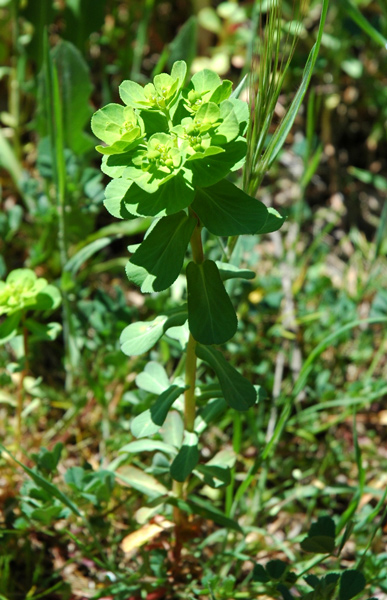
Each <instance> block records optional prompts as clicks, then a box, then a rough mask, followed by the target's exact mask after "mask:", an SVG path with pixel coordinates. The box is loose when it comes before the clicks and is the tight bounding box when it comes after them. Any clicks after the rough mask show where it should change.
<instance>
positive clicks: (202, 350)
mask: <svg viewBox="0 0 387 600" xmlns="http://www.w3.org/2000/svg"><path fill="white" fill-rule="evenodd" d="M196 356H197V357H198V358H200V359H201V360H204V361H205V362H206V363H207V364H209V365H210V367H212V368H213V369H214V371H215V373H216V375H217V377H218V379H219V383H220V387H221V388H222V392H223V397H224V399H225V400H226V402H227V404H228V405H229V406H231V407H232V408H235V409H236V410H239V411H244V410H248V409H249V408H250V407H251V406H253V405H254V404H255V403H256V401H257V392H256V390H255V388H254V386H253V385H252V384H251V383H250V382H249V381H248V380H247V379H245V378H244V377H243V376H242V375H241V374H240V373H238V371H237V370H236V369H234V367H233V366H231V365H230V363H229V362H227V360H226V359H225V358H224V356H223V354H222V353H221V352H219V351H218V350H215V348H210V347H208V346H201V345H199V344H198V345H197V346H196Z"/></svg>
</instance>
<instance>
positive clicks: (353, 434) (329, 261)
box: [0, 0, 387, 600]
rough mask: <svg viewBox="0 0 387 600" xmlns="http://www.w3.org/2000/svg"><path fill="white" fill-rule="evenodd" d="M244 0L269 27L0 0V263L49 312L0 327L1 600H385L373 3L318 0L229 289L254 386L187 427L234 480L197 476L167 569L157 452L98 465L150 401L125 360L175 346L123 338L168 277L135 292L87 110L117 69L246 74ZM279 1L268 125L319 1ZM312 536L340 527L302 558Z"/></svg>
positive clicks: (124, 73) (379, 101)
mask: <svg viewBox="0 0 387 600" xmlns="http://www.w3.org/2000/svg"><path fill="white" fill-rule="evenodd" d="M259 6H260V7H261V10H262V19H261V27H264V24H265V19H266V8H267V7H266V3H265V2H262V4H260V3H259V2H256V3H254V2H247V1H246V2H239V3H238V2H233V1H231V0H230V1H228V2H221V3H219V2H215V1H210V0H208V1H206V0H196V1H192V2H191V3H190V2H185V1H180V0H176V1H175V2H169V1H168V0H165V1H161V0H138V1H131V2H129V1H126V0H122V1H118V0H115V1H114V0H66V1H65V0H58V1H56V2H55V1H54V2H53V1H51V0H39V2H36V1H35V2H34V1H33V0H29V1H28V2H27V1H23V0H0V28H1V32H2V38H1V41H0V56H1V64H2V66H1V67H0V90H1V93H0V111H1V112H0V119H1V122H2V129H1V131H0V167H1V179H0V182H1V190H2V197H1V212H0V279H3V280H5V279H6V277H7V275H8V273H10V272H11V271H12V270H13V269H16V268H21V267H26V268H29V269H32V270H33V271H34V272H35V273H36V275H37V276H38V277H39V278H44V279H45V280H46V281H47V282H48V283H49V284H50V285H51V284H52V285H54V286H55V287H56V288H57V289H59V290H60V291H61V295H62V303H61V307H60V308H59V307H58V308H55V306H56V304H55V302H54V303H53V304H52V309H53V311H51V312H50V313H48V311H47V307H46V306H41V307H35V310H32V311H28V309H27V308H26V309H25V317H24V319H25V320H24V321H23V322H22V323H20V324H19V323H18V324H17V327H18V335H16V336H15V337H13V338H12V339H10V340H8V341H7V339H8V337H7V336H8V334H9V331H7V330H6V329H5V328H4V323H5V319H4V317H3V320H2V321H1V322H0V338H1V341H2V342H4V343H3V345H1V346H0V434H1V439H2V447H3V449H4V451H3V453H2V455H1V457H0V464H1V471H0V484H1V485H0V536H1V545H0V598H1V599H4V598H5V599H7V600H11V599H12V600H14V599H15V600H16V599H19V598H29V599H31V600H32V599H36V600H37V599H38V598H51V599H53V600H56V599H67V598H68V599H70V598H74V599H75V598H118V599H122V600H127V599H129V598H132V599H134V598H147V599H148V600H156V599H158V598H160V599H161V598H203V599H206V598H216V599H221V598H226V599H227V598H258V597H266V598H275V599H277V598H284V599H285V600H289V598H292V597H293V596H292V594H293V595H294V597H300V596H301V597H302V598H314V599H315V600H317V599H320V598H331V597H335V598H336V597H339V598H340V600H345V598H351V597H353V595H354V594H355V593H358V592H361V593H363V596H361V597H362V598H370V597H371V596H373V597H376V598H378V599H379V600H383V599H384V600H385V599H386V598H387V566H386V565H387V547H386V533H385V529H384V528H385V510H384V509H385V497H386V489H387V488H386V486H387V478H386V472H387V452H386V440H387V436H386V424H387V411H386V408H385V398H386V392H387V387H386V371H387V363H386V350H387V336H386V333H385V323H383V319H385V318H387V292H386V289H387V288H386V284H387V260H386V253H387V241H386V227H387V208H386V204H385V200H386V193H387V175H386V173H387V171H386V155H387V154H386V150H387V143H386V141H387V140H386V120H387V108H386V107H387V85H386V83H387V82H386V73H387V54H386V49H385V48H386V43H387V40H386V38H385V37H384V36H387V5H386V4H385V2H374V1H370V0H363V1H359V0H342V1H340V2H332V3H331V6H330V7H329V12H328V17H327V22H326V26H325V33H324V35H323V38H322V45H321V49H320V54H319V58H318V60H317V63H316V66H315V71H314V75H313V79H312V84H311V87H310V88H309V91H308V94H307V96H306V98H305V101H304V104H303V106H302V109H301V110H300V112H299V115H298V117H297V119H296V122H295V125H294V127H293V129H292V131H291V133H290V134H289V136H288V137H287V140H286V144H285V146H284V149H283V151H282V152H281V154H280V156H279V159H278V161H277V162H276V163H275V165H274V166H273V167H272V168H271V169H270V171H269V172H268V173H266V174H265V175H264V178H263V182H262V185H261V187H260V189H259V191H258V197H259V198H260V199H262V200H263V201H264V202H265V203H266V204H267V205H271V206H273V207H274V208H276V209H277V210H278V211H279V212H280V213H281V214H282V215H284V216H286V217H287V221H286V223H285V225H284V226H283V227H282V229H281V230H280V231H279V232H276V233H274V234H271V235H270V236H255V237H252V236H251V237H250V236H245V239H244V240H243V241H241V242H240V244H239V246H238V247H237V250H236V252H235V255H234V260H235V261H236V264H238V265H241V264H242V265H244V266H246V267H248V268H250V269H252V270H253V271H255V273H256V277H255V279H254V280H251V281H244V282H243V283H236V284H234V287H233V293H234V298H237V301H238V317H239V329H238V333H237V335H236V336H235V337H234V338H233V340H232V342H230V343H229V344H228V345H227V352H228V358H229V360H230V362H232V364H234V365H235V366H238V368H239V369H240V370H241V371H242V372H243V374H244V375H245V376H246V377H247V378H248V379H250V381H253V382H254V383H255V384H257V385H260V386H261V388H260V396H259V403H258V404H257V406H256V407H254V408H252V409H250V410H249V411H248V412H247V413H245V414H240V413H236V412H234V411H233V410H231V409H230V410H228V411H226V412H224V413H222V414H221V415H220V416H219V417H218V418H217V420H216V422H215V424H212V425H211V427H210V428H209V429H208V430H207V432H206V433H205V434H204V437H203V445H202V448H201V454H202V458H203V459H208V458H210V457H211V456H214V455H216V454H217V453H218V452H222V453H223V454H222V455H221V456H222V460H223V461H224V462H225V464H228V465H229V466H230V479H231V483H230V484H229V485H228V486H227V487H219V488H217V489H213V488H211V487H210V486H209V485H207V484H206V481H205V480H204V481H201V480H199V479H196V480H194V482H193V484H192V488H193V489H192V491H193V493H194V494H195V498H196V499H197V505H196V509H195V511H196V512H195V514H194V517H193V519H192V522H191V529H190V531H189V532H188V533H187V539H186V543H185V547H184V548H183V555H182V563H181V565H179V567H178V568H176V565H175V567H174V562H173V555H172V544H173V528H172V527H171V524H170V518H171V512H169V511H171V510H172V509H171V508H168V506H167V507H166V508H165V509H163V510H161V511H160V509H159V506H158V498H159V497H160V496H161V495H163V494H164V492H165V485H166V475H165V473H166V466H165V458H164V455H163V454H161V453H160V452H159V453H156V454H155V455H149V453H147V452H137V453H132V454H127V455H125V461H124V462H125V467H124V468H132V469H133V468H134V469H135V471H133V470H132V471H131V472H130V473H131V476H130V478H129V483H127V484H125V482H124V480H118V479H115V478H114V475H113V474H112V470H111V469H112V465H117V464H118V462H117V461H119V460H120V456H121V458H122V455H120V454H119V451H120V450H121V449H122V448H123V447H124V446H125V445H127V444H128V443H129V442H131V441H133V439H134V438H133V435H132V433H131V430H130V423H131V420H132V419H133V416H135V415H137V414H139V413H140V412H141V411H143V410H144V409H145V408H147V407H149V405H150V403H151V400H152V394H150V393H149V391H148V387H147V385H144V384H143V385H141V378H140V379H139V377H138V375H139V374H141V373H143V371H144V366H145V364H146V359H147V358H151V360H152V361H153V362H152V364H153V365H154V363H157V362H158V361H160V362H161V363H162V364H164V365H165V369H166V373H167V375H168V376H169V375H170V374H171V373H172V372H173V370H174V369H175V368H176V366H177V364H178V362H179V359H180V356H181V352H182V350H181V346H180V342H179V340H178V339H172V338H167V341H165V340H162V341H161V342H160V343H159V345H158V346H157V347H156V349H155V350H153V351H152V352H151V353H150V356H149V357H147V356H144V355H142V356H139V357H134V358H132V359H128V357H127V356H125V355H124V354H122V352H121V350H120V348H119V343H118V340H119V336H120V333H121V331H122V329H123V328H124V327H125V326H127V325H128V324H129V323H131V322H134V321H137V320H146V319H147V318H150V317H152V318H153V316H154V315H155V314H158V313H159V312H160V311H162V310H163V309H164V307H165V305H168V306H169V305H172V304H173V301H174V297H173V293H174V292H172V295H171V296H169V294H167V293H160V294H152V295H146V296H145V295H142V294H140V293H139V291H138V289H137V288H136V287H135V286H133V285H132V284H130V283H129V282H128V281H127V279H126V277H125V272H124V266H125V264H126V262H127V258H128V256H127V245H128V243H129V244H136V243H138V242H139V241H140V240H141V239H142V234H143V231H144V230H145V228H146V223H144V221H143V220H137V219H134V220H132V221H125V222H117V220H114V219H113V218H111V217H110V215H109V214H108V213H107V212H106V210H105V209H104V208H103V204H102V203H103V198H104V187H105V185H106V183H107V180H105V179H104V176H103V175H102V174H101V172H100V170H99V164H100V162H99V161H100V159H99V157H98V155H97V153H96V152H95V150H94V146H95V144H96V143H97V142H96V140H95V138H94V137H93V135H92V133H91V130H90V117H91V114H92V113H93V112H94V111H95V110H96V109H98V108H100V107H101V106H103V105H105V104H107V103H108V102H117V101H119V98H118V86H119V84H120V83H121V82H122V80H124V79H128V78H129V79H133V80H135V81H138V82H139V83H141V84H143V83H147V82H148V81H149V79H150V78H151V77H152V76H153V75H154V74H156V73H159V72H161V71H163V70H169V68H170V66H171V64H172V63H173V62H174V61H175V60H177V59H184V60H185V61H186V62H187V63H188V65H189V67H190V69H191V73H193V72H195V71H197V70H200V69H202V68H204V67H209V68H211V69H214V70H215V71H217V72H218V73H219V74H220V75H221V76H222V77H227V78H230V79H232V81H233V82H234V84H235V85H237V84H238V83H239V82H240V81H241V80H242V78H243V76H244V74H246V73H250V72H251V70H252V67H254V68H255V66H256V67H257V69H258V68H259V56H258V57H255V58H254V60H253V59H252V47H253V45H252V36H253V37H255V38H257V36H258V35H259V34H258V33H257V32H259V30H260V27H259V18H258V16H259V10H258V8H259ZM282 11H283V17H284V23H285V24H284V27H283V30H284V35H285V36H286V30H287V29H289V28H291V27H292V25H288V26H287V25H286V23H288V24H289V23H291V22H292V21H293V20H294V19H295V18H297V19H298V20H299V21H300V23H301V25H300V26H299V30H298V34H299V35H298V41H297V44H296V46H295V49H294V55H293V58H292V62H291V66H290V69H289V70H288V71H287V74H286V77H285V79H284V82H283V88H282V92H281V94H280V96H279V100H278V103H277V106H276V110H275V115H274V124H276V123H278V122H279V120H280V119H281V118H282V117H283V116H284V114H286V110H287V108H288V107H289V105H290V102H291V100H292V98H293V97H294V94H295V92H296V90H297V87H298V85H299V83H300V81H301V77H302V71H303V68H304V66H305V63H306V59H307V56H308V53H309V51H310V49H311V47H312V46H313V43H314V41H315V36H316V31H317V27H318V21H319V18H320V12H321V2H318V1H315V0H310V1H308V2H305V3H304V7H303V11H302V14H300V13H299V11H298V10H297V7H295V6H293V4H292V3H291V2H285V1H284V2H283V6H282ZM293 26H294V23H293ZM284 52H285V55H284V56H285V59H286V58H287V56H286V45H284ZM51 63H54V64H55V65H56V71H55V72H56V73H57V74H58V79H57V80H55V77H54V80H52V72H51V71H50V69H49V65H50V64H51ZM243 94H246V90H245V91H244V92H242V97H243ZM245 97H246V96H245ZM234 181H235V182H236V181H237V179H236V178H235V175H234ZM241 181H242V180H241V177H240V178H239V182H241ZM208 243H209V244H210V243H211V241H210V240H209V242H208ZM213 252H214V255H215V254H216V252H217V249H216V248H214V249H213ZM176 294H177V296H178V291H176ZM38 308H39V310H37V309H38ZM0 314H1V313H0ZM26 331H27V332H28V336H27V335H26V333H25V332H26ZM27 337H28V344H26V338H27ZM153 368H156V369H157V367H154V366H153ZM148 369H149V367H148ZM148 374H149V373H148ZM164 376H165V375H163V374H162V373H161V374H160V371H157V372H156V378H160V377H161V378H162V377H164ZM136 379H137V384H138V387H139V388H140V389H138V388H137V386H136V383H135V380H136ZM143 379H144V377H143ZM293 400H294V402H293ZM173 419H174V417H173V413H172V417H171V419H170V421H169V422H167V424H166V426H165V428H164V432H163V436H164V440H168V441H170V439H171V437H170V436H171V435H172V431H173V430H174V423H173ZM15 432H16V435H15ZM273 434H274V435H273ZM5 449H7V451H6V450H5ZM9 452H11V453H12V455H13V456H14V457H15V458H16V459H17V460H19V464H17V463H16V462H15V460H14V459H13V458H12V457H11V455H10V454H9ZM22 465H24V469H23V468H22ZM133 472H135V473H136V474H137V478H136V477H133ZM139 474H141V476H140V475H139ZM85 515H86V516H85ZM327 517H330V518H331V519H333V521H330V520H329V519H328V520H327V519H326V518H327ZM324 518H325V521H324ZM318 519H320V520H319V521H318ZM316 521H317V522H318V525H317V530H316V529H315V530H313V529H312V530H310V526H311V524H312V523H315V522H316ZM333 522H334V525H333V531H332V523H333ZM134 531H137V532H138V534H137V537H133V536H132V537H130V534H131V533H132V532H134ZM308 531H309V532H310V533H309V538H311V537H312V538H313V537H316V535H317V536H321V535H322V536H323V537H325V538H329V539H331V540H332V539H333V538H334V537H335V533H337V534H338V533H339V532H340V536H339V537H338V538H337V539H336V543H335V542H332V543H331V542H330V541H329V539H328V542H327V540H325V542H324V543H325V544H328V545H325V546H324V547H323V552H321V551H320V552H317V553H316V548H311V547H310V544H309V547H308V543H306V544H305V537H306V535H307V533H308ZM344 532H345V533H344ZM128 536H129V537H128ZM343 536H344V537H343ZM303 540H304V542H303ZM300 542H302V545H300ZM320 542H321V540H320ZM335 548H336V549H335ZM320 550H321V548H320ZM338 550H340V552H338ZM311 551H313V552H315V553H316V554H315V555H313V554H311ZM270 561H271V562H270ZM273 561H276V562H273ZM278 561H279V562H278ZM281 561H282V562H281ZM257 565H259V566H257ZM268 565H269V566H268ZM284 565H285V566H284ZM265 566H266V570H264V567H265ZM276 569H277V570H276ZM355 569H356V570H357V571H358V572H359V573H361V574H362V575H361V576H362V577H364V578H365V579H364V581H365V582H366V584H367V585H366V588H365V591H364V592H363V588H364V584H363V580H361V581H360V582H359V581H357V583H356V581H355V583H353V580H351V584H350V585H347V586H346V585H345V579H344V583H343V577H344V575H342V580H341V584H340V585H341V587H340V589H339V588H338V587H337V588H335V590H334V589H333V588H332V589H330V588H329V580H325V582H324V581H323V577H324V576H326V574H327V573H332V572H335V573H344V572H345V571H348V572H349V571H351V572H353V571H354V570H355ZM292 573H293V574H295V575H292ZM307 573H309V577H312V579H309V581H307V580H305V578H303V576H307V575H306V574H307ZM295 576H297V577H298V580H297V584H296V583H295V580H294V577H295ZM292 577H293V580H292ZM313 577H315V578H317V577H318V578H319V580H317V579H313ZM316 581H317V583H316ZM318 582H320V583H318ZM293 583H294V585H293ZM318 585H320V587H318ZM324 586H325V587H324ZM351 586H353V589H352V591H351V590H350V589H349V588H350V587H351ZM328 588H329V589H328ZM313 589H314V591H313ZM348 590H349V591H348ZM287 594H288V595H287ZM308 594H309V595H308ZM313 594H314V595H313ZM332 594H333V596H332ZM335 594H336V595H335Z"/></svg>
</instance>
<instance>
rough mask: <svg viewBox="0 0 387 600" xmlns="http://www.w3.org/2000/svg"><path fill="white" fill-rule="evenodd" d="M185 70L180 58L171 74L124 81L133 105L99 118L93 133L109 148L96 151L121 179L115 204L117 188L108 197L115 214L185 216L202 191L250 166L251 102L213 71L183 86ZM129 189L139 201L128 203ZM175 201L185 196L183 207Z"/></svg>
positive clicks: (123, 91)
mask: <svg viewBox="0 0 387 600" xmlns="http://www.w3.org/2000/svg"><path fill="white" fill-rule="evenodd" d="M186 71H187V67H186V64H185V62H184V61H178V62H175V63H174V65H173V67H172V70H171V74H170V75H168V74H166V73H161V74H160V75H156V76H155V78H154V80H153V83H149V84H147V85H146V86H145V87H142V86H140V85H139V84H138V83H135V82H133V81H124V82H123V83H122V84H121V86H120V96H121V99H122V101H123V102H124V103H125V105H126V106H123V105H121V104H113V103H112V104H108V105H107V106H105V107H103V108H101V109H100V110H98V111H97V112H96V113H95V114H94V116H93V118H92V130H93V132H94V134H95V135H96V136H97V137H98V138H99V139H101V140H102V141H103V142H104V144H105V145H103V146H102V145H99V146H97V150H98V151H99V152H101V153H102V154H103V155H104V156H103V161H102V170H103V171H104V173H106V174H107V175H109V176H110V177H112V178H113V180H115V179H119V180H121V183H120V185H118V186H115V187H114V201H112V200H111V198H112V196H111V194H110V191H111V188H109V187H108V190H107V193H106V202H105V205H106V208H107V209H108V210H109V211H110V212H111V213H112V214H114V215H115V216H121V214H122V216H123V214H124V213H125V214H127V213H129V214H131V215H133V216H136V215H139V214H140V215H143V216H161V215H163V214H172V213H174V212H178V211H179V210H182V209H184V208H187V207H188V206H189V205H190V204H191V202H192V201H193V197H194V194H193V191H194V189H195V188H196V187H199V186H200V187H206V186H211V185H214V184H215V183H217V182H218V181H220V180H221V179H223V178H224V177H226V175H228V173H229V172H230V171H232V170H235V169H236V168H238V167H240V166H241V164H242V163H243V161H244V158H245V155H246V141H245V139H244V137H243V136H244V134H245V132H246V129H247V125H248V121H249V110H248V106H247V104H246V103H245V102H242V101H241V100H238V99H236V98H230V94H231V88H232V84H231V82H230V81H227V80H226V81H223V82H222V81H221V79H220V78H219V76H218V75H217V74H216V73H214V72H212V71H210V70H208V69H204V70H203V71H200V72H199V73H196V74H195V75H194V76H193V77H192V79H191V81H190V83H189V84H188V85H187V86H184V82H185V78H186ZM129 188H132V189H131V192H130V197H131V198H132V199H134V201H133V202H127V199H128V195H127V192H128V190H129ZM162 188H163V189H162ZM118 190H122V194H120V193H119V194H118V196H117V191H118ZM149 194H150V195H153V198H152V201H150V198H149ZM171 196H174V197H178V198H179V199H178V201H177V203H176V205H175V204H174V203H173V202H171V201H170V200H169V201H168V198H170V197H171ZM122 203H123V204H124V207H125V208H120V206H121V204H122ZM155 203H156V204H157V210H156V211H155V209H154V204H155ZM175 206H176V210H174V208H175Z"/></svg>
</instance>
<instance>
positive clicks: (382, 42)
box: [340, 0, 387, 600]
mask: <svg viewBox="0 0 387 600" xmlns="http://www.w3.org/2000/svg"><path fill="white" fill-rule="evenodd" d="M342 6H343V8H345V9H346V11H347V14H348V15H349V16H350V17H351V19H352V20H353V21H355V23H356V25H358V27H360V29H362V30H363V31H364V32H365V33H366V34H367V35H369V37H370V38H371V39H372V40H373V41H374V42H375V43H376V44H379V46H381V47H382V48H384V49H386V48H387V38H385V37H384V36H383V35H382V34H381V33H380V31H378V30H377V29H375V27H374V26H373V25H371V23H370V22H369V21H368V20H367V19H366V18H365V16H364V15H363V14H362V13H361V12H360V10H359V9H358V7H357V6H355V5H354V4H353V2H351V0H342ZM340 600H341V599H340Z"/></svg>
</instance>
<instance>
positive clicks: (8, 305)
mask: <svg viewBox="0 0 387 600" xmlns="http://www.w3.org/2000/svg"><path fill="white" fill-rule="evenodd" d="M60 300H61V298H60V292H59V290H58V289H57V288H56V287H54V286H53V285H49V284H48V283H47V280H46V279H44V278H43V277H40V278H38V277H37V276H36V274H35V273H34V271H32V270H31V269H15V270H14V271H11V273H10V274H9V275H8V277H7V279H6V281H0V315H4V314H6V315H12V314H13V313H16V312H18V311H22V310H27V309H30V310H33V309H37V310H48V309H50V310H53V309H55V308H56V307H57V306H59V304H60Z"/></svg>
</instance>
